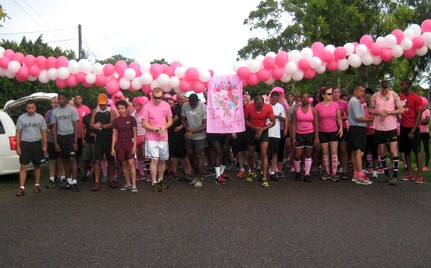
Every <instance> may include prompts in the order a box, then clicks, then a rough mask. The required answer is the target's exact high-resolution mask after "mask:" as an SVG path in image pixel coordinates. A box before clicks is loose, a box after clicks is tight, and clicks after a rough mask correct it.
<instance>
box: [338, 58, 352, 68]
mask: <svg viewBox="0 0 431 268" xmlns="http://www.w3.org/2000/svg"><path fill="white" fill-rule="evenodd" d="M349 66H350V64H349V61H348V60H347V59H341V60H339V61H338V70H340V71H345V70H347V69H349Z"/></svg>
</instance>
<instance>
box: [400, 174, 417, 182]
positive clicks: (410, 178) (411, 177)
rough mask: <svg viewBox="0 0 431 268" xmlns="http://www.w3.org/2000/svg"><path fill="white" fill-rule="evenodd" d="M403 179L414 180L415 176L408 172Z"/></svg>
mask: <svg viewBox="0 0 431 268" xmlns="http://www.w3.org/2000/svg"><path fill="white" fill-rule="evenodd" d="M402 180H403V181H414V180H415V177H414V176H413V175H412V174H407V175H405V176H404V177H403V178H402Z"/></svg>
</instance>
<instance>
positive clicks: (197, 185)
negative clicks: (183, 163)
mask: <svg viewBox="0 0 431 268" xmlns="http://www.w3.org/2000/svg"><path fill="white" fill-rule="evenodd" d="M193 187H195V188H201V187H202V181H197V182H196V183H195V185H193Z"/></svg>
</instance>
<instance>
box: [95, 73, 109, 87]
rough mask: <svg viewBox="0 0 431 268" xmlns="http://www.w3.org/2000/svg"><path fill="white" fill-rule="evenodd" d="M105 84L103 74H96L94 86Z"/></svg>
mask: <svg viewBox="0 0 431 268" xmlns="http://www.w3.org/2000/svg"><path fill="white" fill-rule="evenodd" d="M105 84H106V76H104V75H103V74H99V75H97V76H96V82H94V85H95V86H96V87H103V86H104V85H105Z"/></svg>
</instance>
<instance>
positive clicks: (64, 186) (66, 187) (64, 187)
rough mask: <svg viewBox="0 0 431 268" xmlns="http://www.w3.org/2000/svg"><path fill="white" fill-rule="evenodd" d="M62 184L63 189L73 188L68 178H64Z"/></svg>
mask: <svg viewBox="0 0 431 268" xmlns="http://www.w3.org/2000/svg"><path fill="white" fill-rule="evenodd" d="M60 183H61V184H60V189H61V190H70V188H72V186H71V185H70V184H69V183H68V182H67V180H66V179H64V180H61V182H60Z"/></svg>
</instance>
